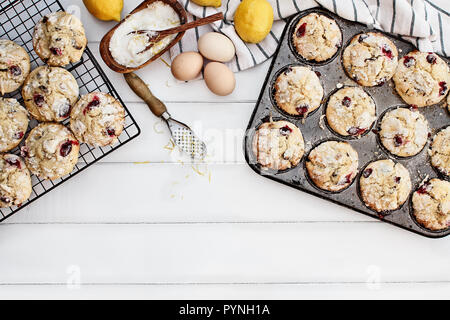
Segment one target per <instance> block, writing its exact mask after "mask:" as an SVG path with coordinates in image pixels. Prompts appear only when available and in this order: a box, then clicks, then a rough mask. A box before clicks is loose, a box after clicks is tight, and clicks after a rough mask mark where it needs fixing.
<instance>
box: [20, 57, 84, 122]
mask: <svg viewBox="0 0 450 320" xmlns="http://www.w3.org/2000/svg"><path fill="white" fill-rule="evenodd" d="M78 95H79V87H78V83H77V81H76V80H75V78H74V76H73V75H72V74H71V73H70V72H69V71H67V70H66V69H63V68H58V67H48V66H42V67H39V68H36V69H34V70H33V71H32V72H31V73H30V75H29V76H28V78H27V80H25V84H24V86H23V88H22V96H23V99H24V102H25V106H26V107H27V109H28V111H29V112H30V113H31V115H32V116H33V117H34V118H35V119H36V120H38V121H41V122H51V121H56V122H61V121H63V120H65V119H67V118H68V117H69V115H70V110H71V109H72V106H73V105H74V104H75V103H76V102H77V100H78Z"/></svg>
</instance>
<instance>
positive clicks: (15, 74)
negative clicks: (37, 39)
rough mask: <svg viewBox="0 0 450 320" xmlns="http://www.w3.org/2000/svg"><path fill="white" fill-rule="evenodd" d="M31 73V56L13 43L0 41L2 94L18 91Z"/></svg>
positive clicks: (0, 82) (0, 91)
mask: <svg viewBox="0 0 450 320" xmlns="http://www.w3.org/2000/svg"><path fill="white" fill-rule="evenodd" d="M29 73H30V56H29V55H28V53H27V52H26V51H25V49H24V48H22V47H21V46H19V45H18V44H16V43H15V42H13V41H10V40H6V39H0V93H1V95H4V94H5V93H10V92H13V91H16V90H17V89H19V88H20V86H21V85H22V84H23V82H24V81H25V78H26V77H27V76H28V74H29Z"/></svg>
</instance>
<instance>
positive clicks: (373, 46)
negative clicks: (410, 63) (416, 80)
mask: <svg viewBox="0 0 450 320" xmlns="http://www.w3.org/2000/svg"><path fill="white" fill-rule="evenodd" d="M342 62H343V65H344V70H345V71H346V73H347V75H348V76H349V77H350V78H352V79H353V80H355V81H356V82H357V83H358V84H360V85H362V86H365V87H373V86H379V85H382V84H384V83H385V82H386V81H388V80H390V79H391V78H392V76H393V75H394V73H395V70H396V69H397V64H398V51H397V47H396V46H395V44H394V43H393V42H392V41H391V40H389V39H388V38H387V37H386V36H384V35H383V34H381V33H377V32H367V33H362V34H358V35H356V36H354V37H353V38H352V40H351V41H350V43H349V45H348V46H347V47H346V48H345V50H344V53H343V56H342Z"/></svg>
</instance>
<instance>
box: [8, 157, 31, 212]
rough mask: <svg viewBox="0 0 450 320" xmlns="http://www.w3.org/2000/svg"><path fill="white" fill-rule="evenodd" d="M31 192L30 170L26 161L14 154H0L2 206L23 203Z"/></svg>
mask: <svg viewBox="0 0 450 320" xmlns="http://www.w3.org/2000/svg"><path fill="white" fill-rule="evenodd" d="M31 192H32V188H31V177H30V172H29V171H28V169H27V167H26V165H25V163H24V161H23V160H22V159H21V158H20V157H19V156H16V155H14V154H2V155H0V208H9V207H12V206H18V205H21V204H22V203H23V202H25V201H26V200H27V199H28V198H30V196H31Z"/></svg>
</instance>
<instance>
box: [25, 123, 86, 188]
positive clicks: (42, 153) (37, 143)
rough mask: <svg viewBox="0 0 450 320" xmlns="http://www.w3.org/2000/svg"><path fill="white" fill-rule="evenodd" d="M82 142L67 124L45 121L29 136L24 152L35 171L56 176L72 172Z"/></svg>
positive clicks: (26, 160)
mask: <svg viewBox="0 0 450 320" xmlns="http://www.w3.org/2000/svg"><path fill="white" fill-rule="evenodd" d="M79 151H80V144H79V143H78V141H77V140H76V138H75V136H74V135H73V134H72V132H70V130H69V129H67V128H66V127H65V126H63V125H61V124H57V123H41V124H40V125H38V126H37V127H35V128H34V129H33V130H32V131H31V132H30V134H29V136H28V138H27V139H26V140H25V146H23V147H22V156H23V157H24V158H25V162H26V164H27V167H28V169H30V171H31V173H33V174H35V175H37V176H38V177H39V178H41V179H50V180H56V179H58V178H61V177H63V176H65V175H67V174H69V173H71V172H72V171H73V169H74V167H75V165H76V163H77V161H78V153H79Z"/></svg>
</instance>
